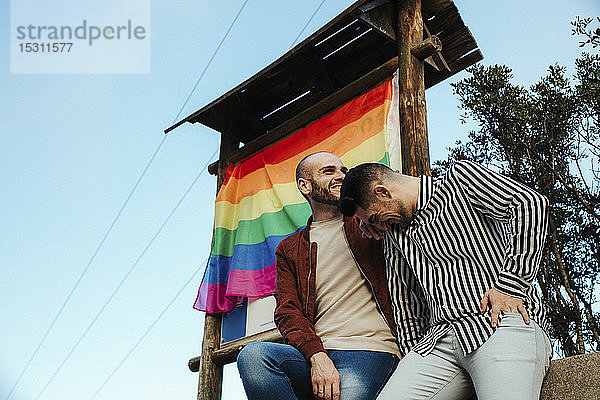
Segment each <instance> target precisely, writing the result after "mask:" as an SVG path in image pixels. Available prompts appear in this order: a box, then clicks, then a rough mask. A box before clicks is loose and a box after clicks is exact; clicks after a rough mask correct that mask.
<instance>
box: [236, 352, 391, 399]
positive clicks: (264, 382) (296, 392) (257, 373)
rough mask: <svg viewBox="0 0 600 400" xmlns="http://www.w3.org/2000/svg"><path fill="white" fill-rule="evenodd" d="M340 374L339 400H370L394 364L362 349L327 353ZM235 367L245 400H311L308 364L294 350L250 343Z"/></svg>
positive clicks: (385, 354) (389, 359)
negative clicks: (242, 386) (246, 397)
mask: <svg viewBox="0 0 600 400" xmlns="http://www.w3.org/2000/svg"><path fill="white" fill-rule="evenodd" d="M327 355H328V356H329V358H331V360H332V361H333V364H334V365H335V367H336V368H337V370H338V372H339V373H340V400H374V399H375V398H376V397H377V395H378V394H379V392H380V391H381V389H382V388H383V385H385V383H386V382H387V380H388V379H389V377H390V376H391V375H392V373H393V372H394V369H395V368H396V365H398V360H399V359H398V357H397V356H395V355H394V354H390V353H383V352H377V351H362V350H328V351H327ZM237 367H238V371H239V372H240V376H241V378H242V382H243V384H244V390H245V391H246V395H247V396H248V400H264V399H270V400H271V399H272V400H294V399H302V400H305V399H306V400H309V399H310V400H312V399H314V396H313V392H312V383H311V379H310V363H309V362H308V361H306V359H305V358H304V356H303V355H302V353H300V352H299V351H298V350H297V349H296V348H295V347H293V346H290V345H287V344H280V343H262V342H257V343H250V344H249V345H247V346H246V347H244V349H243V350H242V351H241V352H240V354H239V355H238V359H237Z"/></svg>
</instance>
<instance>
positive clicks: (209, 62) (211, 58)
mask: <svg viewBox="0 0 600 400" xmlns="http://www.w3.org/2000/svg"><path fill="white" fill-rule="evenodd" d="M247 3H248V0H245V1H244V3H243V4H242V6H241V7H240V10H239V11H238V13H237V14H236V16H235V18H233V21H231V24H230V25H229V28H227V32H225V35H223V38H222V39H221V41H220V42H219V45H218V46H217V48H216V49H215V51H214V52H213V54H212V56H211V57H210V60H208V64H206V66H205V67H204V70H202V73H201V74H200V77H199V78H198V80H197V81H196V84H195V85H194V87H193V88H192V91H191V92H190V94H189V95H188V97H187V98H186V99H185V101H184V102H183V105H182V106H181V109H180V110H179V113H178V114H177V116H176V117H175V121H173V123H175V122H176V121H177V119H178V118H179V116H180V115H181V113H182V112H183V109H184V108H185V106H186V104H187V103H188V101H190V98H191V97H192V94H193V93H194V92H195V91H196V88H197V87H198V84H199V83H200V81H201V80H202V78H204V74H206V71H207V70H208V67H209V66H210V64H211V63H212V61H213V60H214V59H215V56H216V55H217V53H218V52H219V50H220V49H221V46H222V45H223V42H225V39H227V36H229V32H231V29H232V28H233V26H234V25H235V23H236V22H237V20H238V17H239V16H240V14H241V13H242V10H243V9H244V7H246V4H247Z"/></svg>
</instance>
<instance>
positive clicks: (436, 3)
mask: <svg viewBox="0 0 600 400" xmlns="http://www.w3.org/2000/svg"><path fill="white" fill-rule="evenodd" d="M452 4H453V3H452V1H451V0H423V3H422V5H421V7H422V13H423V17H424V18H429V17H431V16H433V15H436V14H438V13H439V12H440V10H443V9H444V8H446V7H448V6H449V5H452Z"/></svg>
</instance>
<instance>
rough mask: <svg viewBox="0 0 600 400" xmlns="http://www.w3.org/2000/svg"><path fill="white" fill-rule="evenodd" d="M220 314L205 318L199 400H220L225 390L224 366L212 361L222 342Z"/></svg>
mask: <svg viewBox="0 0 600 400" xmlns="http://www.w3.org/2000/svg"><path fill="white" fill-rule="evenodd" d="M221 318H222V315H221V314H220V313H217V314H208V313H206V314H205V316H204V338H203V339H202V356H201V359H200V362H199V364H200V365H199V370H200V375H199V377H198V397H197V398H198V400H218V399H220V398H221V392H222V388H223V366H222V365H217V364H215V363H214V362H213V360H212V355H213V353H214V352H215V351H216V350H217V349H218V348H219V342H220V341H221Z"/></svg>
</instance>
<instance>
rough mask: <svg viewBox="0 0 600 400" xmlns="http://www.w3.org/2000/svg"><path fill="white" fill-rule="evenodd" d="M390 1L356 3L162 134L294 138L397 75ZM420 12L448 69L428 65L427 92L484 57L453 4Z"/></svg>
mask: <svg viewBox="0 0 600 400" xmlns="http://www.w3.org/2000/svg"><path fill="white" fill-rule="evenodd" d="M393 3H394V1H390V0H359V1H357V2H356V3H354V4H353V5H351V6H350V7H349V8H347V9H346V10H345V11H343V12H342V13H341V14H339V15H338V16H337V17H335V18H334V19H333V20H331V21H330V22H329V23H328V24H326V25H325V26H324V27H322V28H321V29H319V30H318V31H317V32H315V33H314V34H313V35H311V36H310V37H308V38H307V39H306V40H304V41H303V42H301V43H300V44H298V45H297V46H295V47H294V48H293V49H291V50H290V51H288V52H287V53H286V54H284V55H283V56H282V57H280V58H279V59H278V60H276V61H275V62H273V63H272V64H270V65H269V66H267V67H266V68H264V69H263V70H262V71H260V72H258V73H257V74H255V75H254V76H252V77H251V78H249V79H248V80H246V81H245V82H243V83H241V84H240V85H238V86H236V87H235V88H233V89H231V90H230V91H229V92H227V93H225V94H224V95H222V96H221V97H219V98H218V99H216V100H214V101H212V102H211V103H209V104H208V105H206V106H204V107H202V108H201V109H199V110H198V111H196V112H194V113H193V114H191V115H189V116H187V117H186V118H184V119H183V120H181V121H179V122H177V123H176V124H175V125H173V126H171V127H169V128H168V129H166V130H165V133H168V132H169V131H171V130H173V129H175V128H176V127H178V126H179V125H181V124H183V123H185V122H190V123H202V124H204V125H206V126H208V127H210V128H212V129H214V130H216V131H219V132H221V133H222V134H225V135H228V136H231V137H233V138H235V139H236V140H239V141H240V142H241V143H243V144H246V143H248V142H251V141H255V139H257V138H259V137H261V136H264V135H265V134H267V133H269V134H271V133H272V132H274V131H282V130H285V131H287V132H289V133H291V132H293V131H295V130H297V129H300V128H302V127H303V126H306V125H307V124H308V123H310V122H312V121H314V120H316V119H318V118H319V117H321V116H322V115H325V114H326V113H327V112H330V111H332V110H333V109H334V108H336V107H339V106H341V105H342V104H343V103H345V102H346V101H348V100H350V99H351V98H353V97H356V96H358V95H360V94H362V93H364V92H366V91H367V90H369V89H371V88H372V87H374V86H375V85H377V84H379V83H381V82H383V81H384V80H385V79H388V78H389V77H390V76H391V74H392V73H393V71H394V70H395V69H396V61H395V60H397V52H398V49H397V44H396V40H395V33H394V31H395V29H394V24H395V17H394V13H395V11H394V5H393ZM422 13H423V22H424V24H425V31H428V34H431V35H435V36H437V37H438V38H439V39H440V40H441V42H442V51H441V55H442V58H443V60H444V61H445V64H444V65H445V66H446V68H441V69H439V70H438V68H434V66H432V65H433V64H431V65H430V64H425V87H426V88H429V87H432V86H434V85H435V84H437V83H439V82H441V81H443V80H444V79H446V78H448V77H450V76H452V75H454V74H456V73H457V72H460V71H462V70H463V69H465V68H467V67H468V66H470V65H472V64H474V63H476V62H477V61H479V60H481V59H482V58H483V56H482V55H481V52H480V51H479V50H478V49H477V44H476V42H475V40H474V38H473V36H472V35H471V33H470V32H469V29H468V28H467V27H466V26H465V24H464V22H463V20H462V18H461V17H460V14H459V12H458V10H457V8H456V6H455V5H454V3H453V2H452V1H451V0H422ZM424 36H427V34H425V33H424ZM307 110H308V111H309V112H307ZM299 116H300V117H299ZM269 136H271V135H269ZM253 147H255V146H253ZM259 147H260V146H259Z"/></svg>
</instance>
